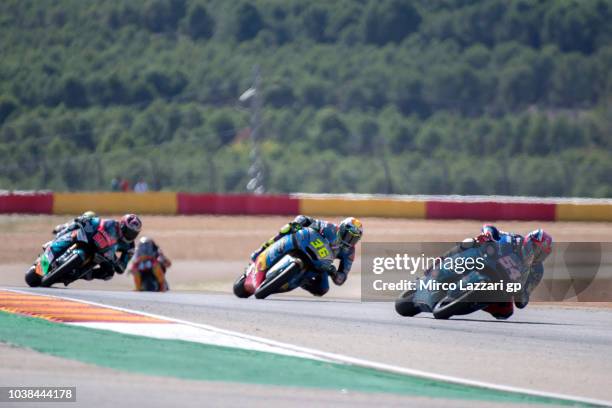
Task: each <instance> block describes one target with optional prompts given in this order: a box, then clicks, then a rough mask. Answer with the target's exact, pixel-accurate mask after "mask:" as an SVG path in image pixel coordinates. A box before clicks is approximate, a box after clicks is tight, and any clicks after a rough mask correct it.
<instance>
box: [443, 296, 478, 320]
mask: <svg viewBox="0 0 612 408" xmlns="http://www.w3.org/2000/svg"><path fill="white" fill-rule="evenodd" d="M479 296H481V295H480V294H479V293H478V291H475V290H472V291H470V292H466V293H464V294H462V295H461V296H459V297H458V298H456V299H449V297H448V296H446V297H444V298H443V299H442V300H440V301H439V302H438V303H436V305H435V306H434V309H433V315H434V317H435V318H436V319H448V318H450V317H451V316H455V315H466V314H470V313H472V312H475V311H477V310H479V309H481V308H482V307H474V305H475V304H478V302H476V299H477V298H478V297H479Z"/></svg>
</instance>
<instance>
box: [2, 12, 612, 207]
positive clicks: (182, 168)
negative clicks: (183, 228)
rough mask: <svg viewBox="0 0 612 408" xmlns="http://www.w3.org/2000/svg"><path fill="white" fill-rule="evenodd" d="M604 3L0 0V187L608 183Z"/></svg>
mask: <svg viewBox="0 0 612 408" xmlns="http://www.w3.org/2000/svg"><path fill="white" fill-rule="evenodd" d="M610 21H612V1H611V0H582V1H580V0H548V1H545V0H514V1H506V0H482V1H475V0H436V1H429V0H418V1H403V0H335V1H326V0H310V1H298V0H283V1H281V0H251V1H223V0H208V1H205V0H130V1H127V2H123V1H82V0H54V1H51V0H49V1H39V0H3V1H2V2H0V55H1V59H0V189H51V190H56V191H68V190H70V191H74V190H101V189H109V186H110V180H111V179H112V178H113V177H116V176H120V177H127V178H130V179H132V180H135V179H137V178H140V177H142V178H144V179H146V180H148V181H149V185H150V186H151V187H153V188H154V189H163V190H182V191H217V192H244V191H246V184H247V182H248V180H249V176H248V174H247V170H248V168H249V164H250V157H249V154H250V152H251V148H252V147H251V141H250V140H249V137H248V134H249V132H248V127H249V112H248V111H247V110H245V108H244V107H241V106H240V105H239V103H238V98H239V97H240V95H241V94H242V93H243V92H244V91H245V90H246V89H248V88H249V87H250V86H251V83H252V71H253V66H254V65H256V64H258V65H259V66H260V68H261V73H262V89H263V92H264V97H263V99H264V110H263V123H264V125H263V128H262V133H261V135H262V143H261V152H262V155H263V161H264V165H265V180H266V187H267V191H269V192H296V191H301V192H313V193H314V192H326V193H344V192H356V193H397V194H507V195H536V196H585V197H612V107H611V105H610V103H611V102H612V24H610Z"/></svg>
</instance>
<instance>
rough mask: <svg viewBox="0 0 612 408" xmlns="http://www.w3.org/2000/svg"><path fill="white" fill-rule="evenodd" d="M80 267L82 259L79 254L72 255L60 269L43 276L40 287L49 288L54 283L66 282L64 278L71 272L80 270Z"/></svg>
mask: <svg viewBox="0 0 612 408" xmlns="http://www.w3.org/2000/svg"><path fill="white" fill-rule="evenodd" d="M80 265H81V257H80V256H79V254H76V253H75V254H72V255H71V256H70V258H68V260H67V261H66V262H64V263H63V264H62V265H60V266H59V268H57V269H55V270H54V271H52V272H51V273H48V274H46V275H45V276H43V277H42V279H41V282H40V286H42V287H44V288H48V287H50V286H51V285H53V284H54V283H58V282H66V280H65V279H64V278H65V277H66V276H67V275H68V274H69V273H70V272H72V271H73V270H75V269H76V268H78V267H79V266H80Z"/></svg>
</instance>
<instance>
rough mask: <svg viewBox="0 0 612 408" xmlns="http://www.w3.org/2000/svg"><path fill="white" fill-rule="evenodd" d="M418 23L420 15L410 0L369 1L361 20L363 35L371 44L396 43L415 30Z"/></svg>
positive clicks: (419, 22)
mask: <svg viewBox="0 0 612 408" xmlns="http://www.w3.org/2000/svg"><path fill="white" fill-rule="evenodd" d="M419 24H421V15H420V14H419V12H418V10H417V9H416V7H415V6H414V5H413V4H412V3H411V2H407V1H402V0H384V1H380V2H379V1H376V2H369V6H368V9H367V10H366V12H365V18H364V21H363V29H364V37H365V40H366V41H367V42H369V43H372V44H378V45H384V44H387V43H389V42H395V43H398V42H401V41H402V40H403V39H404V38H406V37H407V36H408V35H410V34H411V33H413V32H415V31H417V30H418V28H419Z"/></svg>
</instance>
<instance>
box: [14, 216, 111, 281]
mask: <svg viewBox="0 0 612 408" xmlns="http://www.w3.org/2000/svg"><path fill="white" fill-rule="evenodd" d="M66 240H70V241H71V245H70V246H68V247H67V248H66V249H65V250H63V252H62V251H60V253H59V254H58V255H55V253H54V251H53V250H54V249H57V248H61V247H65V246H66V245H64V242H65V241H66ZM61 241H64V242H61ZM92 241H93V243H91V242H90V241H89V240H88V239H87V234H86V233H85V231H84V230H83V229H82V228H78V229H75V230H73V231H70V232H67V233H66V234H62V235H61V236H59V237H56V238H55V239H54V240H53V241H50V242H48V243H46V244H45V245H44V246H43V252H42V254H40V255H39V256H38V258H37V259H36V261H35V262H34V264H33V265H32V266H31V267H30V268H29V269H28V270H27V272H26V274H25V281H26V283H27V284H28V286H31V287H38V286H42V287H50V286H52V285H53V284H55V283H63V284H64V285H65V286H68V285H69V284H70V283H72V282H74V281H76V280H78V279H81V278H84V277H85V276H86V275H88V274H89V273H90V272H91V271H92V269H93V268H96V267H99V265H101V264H103V263H107V262H110V261H109V260H108V259H107V258H106V257H104V256H103V255H102V253H104V251H106V250H108V248H106V247H105V246H106V243H108V241H107V240H104V239H98V240H95V239H94V240H92Z"/></svg>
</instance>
